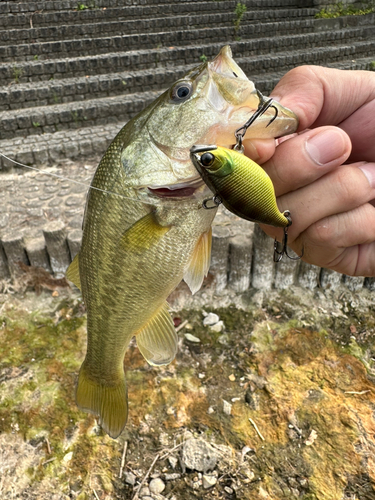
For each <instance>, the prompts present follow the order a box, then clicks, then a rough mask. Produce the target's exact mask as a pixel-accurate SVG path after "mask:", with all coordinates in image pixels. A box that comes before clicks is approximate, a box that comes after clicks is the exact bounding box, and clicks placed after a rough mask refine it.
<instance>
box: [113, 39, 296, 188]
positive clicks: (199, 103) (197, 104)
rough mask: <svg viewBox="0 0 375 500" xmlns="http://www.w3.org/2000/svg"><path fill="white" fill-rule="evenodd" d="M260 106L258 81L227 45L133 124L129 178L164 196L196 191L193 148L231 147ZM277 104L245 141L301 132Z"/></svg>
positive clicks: (293, 117) (126, 157)
mask: <svg viewBox="0 0 375 500" xmlns="http://www.w3.org/2000/svg"><path fill="white" fill-rule="evenodd" d="M259 103H260V98H259V95H258V93H257V90H256V89H255V85H254V83H253V82H252V81H251V80H249V79H248V78H247V76H246V75H245V73H244V72H243V71H242V69H241V68H240V67H239V66H238V64H237V63H236V62H235V61H234V59H233V58H232V53H231V49H230V47H229V46H225V47H223V48H222V49H221V51H220V53H219V54H218V55H217V56H216V57H215V58H214V59H213V60H212V61H207V62H204V63H202V64H200V65H199V66H198V67H196V68H194V69H192V70H191V71H189V72H188V73H187V74H186V75H185V76H183V77H182V78H180V79H179V80H178V81H176V82H175V83H174V84H173V85H172V86H171V88H170V89H168V90H167V91H166V92H164V94H162V95H161V96H160V97H159V98H158V99H157V100H156V101H155V102H154V103H152V104H151V105H150V106H149V107H148V108H147V109H146V110H145V111H144V112H143V113H141V115H139V117H136V118H135V119H134V120H135V121H134V122H133V121H132V122H133V124H132V127H133V133H132V135H133V138H134V140H132V141H130V143H129V145H128V147H126V148H125V149H124V151H123V160H126V161H128V164H129V165H130V167H131V168H128V170H129V172H127V174H128V175H127V177H128V180H129V179H130V178H131V176H133V178H134V182H136V179H135V177H137V178H138V181H139V182H142V183H143V186H148V187H149V188H150V189H151V190H154V192H155V193H156V194H161V195H163V196H164V195H166V193H168V194H170V195H171V196H179V195H180V194H182V195H184V193H185V195H188V193H189V192H190V191H191V192H196V188H197V186H198V185H199V181H200V179H198V178H197V171H196V169H195V168H194V166H193V164H192V162H191V158H190V148H191V147H192V146H193V145H194V144H217V145H218V146H224V147H228V148H230V147H232V146H233V145H234V144H235V135H234V134H235V131H236V130H237V129H238V128H240V127H241V126H243V125H244V124H245V123H246V122H247V120H248V119H249V118H250V117H251V116H252V114H253V113H254V112H255V111H256V110H257V109H258V106H259ZM274 105H275V107H276V108H277V116H276V118H275V108H274V107H270V108H269V109H267V110H266V111H265V112H264V113H263V114H262V115H261V116H260V117H259V118H258V119H257V120H256V121H255V123H254V124H253V125H251V126H250V127H249V129H248V130H247V132H246V138H276V137H280V136H282V135H286V134H290V133H292V132H294V131H295V130H296V129H297V126H298V120H297V117H296V115H295V114H294V113H293V112H292V111H290V110H288V109H286V108H284V107H283V106H281V105H280V104H278V103H275V104H274ZM137 119H138V121H139V124H141V125H139V126H137ZM137 147H138V151H137V150H136V149H137ZM137 155H138V157H139V159H138V160H137ZM134 162H135V163H136V165H135V164H134ZM134 167H136V168H134ZM189 187H192V190H189V189H188V188H189ZM163 190H164V191H163ZM167 190H168V191H167ZM181 190H183V191H181ZM184 190H185V191H184Z"/></svg>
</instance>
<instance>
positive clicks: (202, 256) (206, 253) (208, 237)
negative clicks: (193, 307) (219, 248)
mask: <svg viewBox="0 0 375 500" xmlns="http://www.w3.org/2000/svg"><path fill="white" fill-rule="evenodd" d="M211 245H212V229H211V228H210V229H209V230H208V231H206V232H205V233H203V234H202V235H201V237H200V238H199V240H198V243H197V245H196V247H195V249H194V252H193V255H192V257H191V259H190V262H189V265H188V267H187V269H186V271H185V274H184V280H185V282H186V283H187V284H188V286H189V288H190V290H191V293H193V294H194V293H195V292H197V291H198V290H199V289H200V287H201V286H202V283H203V280H204V277H205V276H207V273H208V270H209V268H210V263H211Z"/></svg>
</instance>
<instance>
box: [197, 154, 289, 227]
mask: <svg viewBox="0 0 375 500" xmlns="http://www.w3.org/2000/svg"><path fill="white" fill-rule="evenodd" d="M191 159H192V162H193V163H194V166H195V167H196V169H197V171H198V172H199V174H200V175H201V177H202V179H203V180H204V182H205V183H206V184H207V186H208V187H209V188H210V189H211V191H212V192H213V193H214V194H215V196H218V197H219V199H220V202H221V203H223V205H224V206H225V207H226V208H227V209H228V210H230V211H231V212H233V213H234V214H236V215H238V216H239V217H242V218H243V219H246V220H250V221H253V222H258V223H261V224H269V225H271V226H275V227H287V226H289V225H290V224H291V218H290V215H289V211H287V215H286V214H285V213H282V212H280V210H279V208H278V206H277V203H276V196H275V189H274V187H273V184H272V181H271V179H270V177H269V175H268V174H267V173H266V171H265V170H263V168H262V167H260V166H259V165H258V164H257V163H256V162H255V161H253V160H251V159H250V158H248V157H247V156H245V155H243V154H242V153H239V152H237V151H235V150H233V149H227V148H223V147H216V146H195V147H194V146H193V147H192V149H191Z"/></svg>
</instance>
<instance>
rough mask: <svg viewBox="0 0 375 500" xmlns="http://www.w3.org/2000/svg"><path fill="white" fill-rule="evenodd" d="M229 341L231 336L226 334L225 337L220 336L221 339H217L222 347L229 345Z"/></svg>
mask: <svg viewBox="0 0 375 500" xmlns="http://www.w3.org/2000/svg"><path fill="white" fill-rule="evenodd" d="M228 340H229V335H228V334H226V333H224V334H223V335H220V337H219V338H218V339H217V341H218V342H219V344H221V345H225V344H227V343H228Z"/></svg>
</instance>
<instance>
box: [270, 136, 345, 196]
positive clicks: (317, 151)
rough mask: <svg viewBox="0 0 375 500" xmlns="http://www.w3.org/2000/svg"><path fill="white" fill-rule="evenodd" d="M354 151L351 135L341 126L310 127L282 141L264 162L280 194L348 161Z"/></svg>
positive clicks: (315, 178) (309, 181)
mask: <svg viewBox="0 0 375 500" xmlns="http://www.w3.org/2000/svg"><path fill="white" fill-rule="evenodd" d="M350 152H351V142H350V139H349V136H348V135H347V134H346V133H345V132H344V131H343V130H341V129H339V128H337V127H330V126H326V127H320V128H317V129H314V130H308V131H306V132H304V133H303V134H300V135H297V136H295V137H293V138H291V139H289V140H287V141H284V142H282V143H281V144H280V145H279V146H278V147H277V148H276V151H275V154H274V155H273V156H272V158H271V159H270V160H268V161H267V162H266V163H265V164H263V165H262V167H263V168H264V170H265V171H266V172H267V173H268V175H269V176H270V177H271V179H272V182H273V184H274V187H275V192H276V196H281V195H283V194H285V193H288V192H289V191H294V190H296V189H300V188H301V187H304V186H306V185H308V184H310V183H312V182H314V181H316V180H317V179H319V178H320V177H322V176H323V175H325V174H327V172H329V171H331V170H333V169H335V168H337V167H338V166H339V165H341V164H342V163H343V162H345V161H346V160H347V159H348V157H349V155H350Z"/></svg>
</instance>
